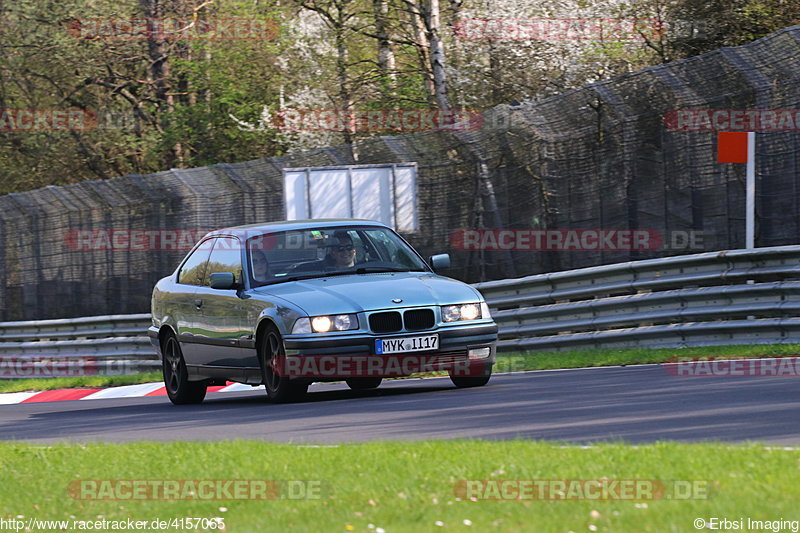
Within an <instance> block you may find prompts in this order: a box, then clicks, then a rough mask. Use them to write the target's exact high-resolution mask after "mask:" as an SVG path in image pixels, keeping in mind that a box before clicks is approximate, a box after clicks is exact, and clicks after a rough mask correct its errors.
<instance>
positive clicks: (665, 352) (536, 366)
mask: <svg viewBox="0 0 800 533" xmlns="http://www.w3.org/2000/svg"><path fill="white" fill-rule="evenodd" d="M798 354H800V344H764V345H750V346H703V347H699V348H626V349H618V350H571V351H563V352H538V353H528V354H498V357H497V361H498V363H497V365H495V372H519V371H522V370H550V369H555V368H584V367H592V366H619V365H639V364H648V363H664V362H667V361H675V360H676V359H678V358H693V359H694V358H703V357H708V358H711V357H713V358H723V359H724V358H729V359H734V358H747V357H762V356H763V357H785V356H791V355H798Z"/></svg>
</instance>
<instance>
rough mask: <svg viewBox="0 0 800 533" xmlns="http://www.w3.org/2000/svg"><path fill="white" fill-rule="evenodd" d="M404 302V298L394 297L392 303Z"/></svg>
mask: <svg viewBox="0 0 800 533" xmlns="http://www.w3.org/2000/svg"><path fill="white" fill-rule="evenodd" d="M402 302H403V299H402V298H392V303H395V304H399V303H402Z"/></svg>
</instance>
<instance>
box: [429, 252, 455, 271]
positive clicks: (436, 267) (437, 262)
mask: <svg viewBox="0 0 800 533" xmlns="http://www.w3.org/2000/svg"><path fill="white" fill-rule="evenodd" d="M428 261H429V262H430V264H431V268H432V269H433V271H434V272H441V271H442V270H447V269H448V268H450V255H449V254H436V255H432V256H431V257H430V259H429V260H428Z"/></svg>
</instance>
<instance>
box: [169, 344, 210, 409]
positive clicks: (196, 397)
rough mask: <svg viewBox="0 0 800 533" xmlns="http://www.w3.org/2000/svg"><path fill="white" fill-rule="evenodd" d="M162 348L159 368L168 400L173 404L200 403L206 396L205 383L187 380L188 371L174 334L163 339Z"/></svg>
mask: <svg viewBox="0 0 800 533" xmlns="http://www.w3.org/2000/svg"><path fill="white" fill-rule="evenodd" d="M162 350H163V354H164V360H163V362H162V365H161V368H162V371H163V373H164V386H165V388H166V389H167V396H169V401H171V402H172V403H173V404H175V405H186V404H193V403H201V402H202V401H203V399H204V398H205V397H206V388H207V387H206V383H205V382H204V381H189V373H188V371H187V370H186V362H185V361H184V360H183V353H182V352H181V346H180V344H178V339H176V338H175V336H174V335H169V336H168V337H167V338H166V339H164V345H163V347H162Z"/></svg>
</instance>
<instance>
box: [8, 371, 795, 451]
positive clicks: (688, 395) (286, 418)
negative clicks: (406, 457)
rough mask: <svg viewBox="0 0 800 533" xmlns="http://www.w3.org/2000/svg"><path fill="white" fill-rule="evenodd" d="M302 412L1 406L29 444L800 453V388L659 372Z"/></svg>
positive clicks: (543, 380) (524, 379) (363, 398)
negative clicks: (461, 442)
mask: <svg viewBox="0 0 800 533" xmlns="http://www.w3.org/2000/svg"><path fill="white" fill-rule="evenodd" d="M309 391H310V392H309V395H308V399H307V400H306V401H304V402H302V403H296V404H286V405H273V404H271V403H270V402H268V401H267V400H266V397H265V395H264V393H263V390H253V391H252V392H250V391H248V392H241V393H240V392H235V393H216V394H215V393H210V394H209V395H208V396H207V399H206V401H205V402H204V403H203V404H202V405H199V406H181V407H176V406H173V405H172V404H170V403H169V400H168V399H167V398H166V397H143V398H127V399H114V400H111V399H109V400H87V401H67V402H52V403H31V404H18V405H7V406H0V438H2V439H4V440H24V441H31V442H53V441H62V440H63V441H71V442H86V441H112V442H124V441H135V440H158V441H167V440H222V439H233V438H248V439H262V440H270V441H278V442H295V443H320V444H323V443H336V442H347V441H368V440H381V439H399V440H404V439H405V440H411V439H455V438H480V439H515V438H527V439H547V440H559V441H568V442H574V443H587V442H593V441H609V440H612V441H613V440H624V441H627V442H632V443H642V442H652V441H656V440H679V441H701V440H718V441H727V442H742V441H757V442H762V443H771V444H781V445H797V444H800V424H798V421H800V379H798V378H796V377H780V378H778V377H676V376H672V375H670V374H669V373H668V372H667V371H666V370H665V369H664V367H662V366H661V365H644V366H636V367H626V368H623V367H609V368H598V369H576V370H561V371H542V372H528V373H519V374H506V375H496V376H494V377H493V378H492V380H491V381H490V382H489V384H488V385H487V386H485V387H482V388H476V389H455V388H454V387H453V386H452V385H451V383H450V381H449V379H447V378H435V379H430V378H429V379H425V380H416V379H415V380H402V381H394V382H389V383H384V384H383V385H381V388H380V389H377V390H375V391H368V392H352V391H350V390H349V389H348V388H347V387H346V386H345V385H343V384H342V385H338V384H337V385H331V384H320V385H313V386H312V387H311V388H310V389H309Z"/></svg>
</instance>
